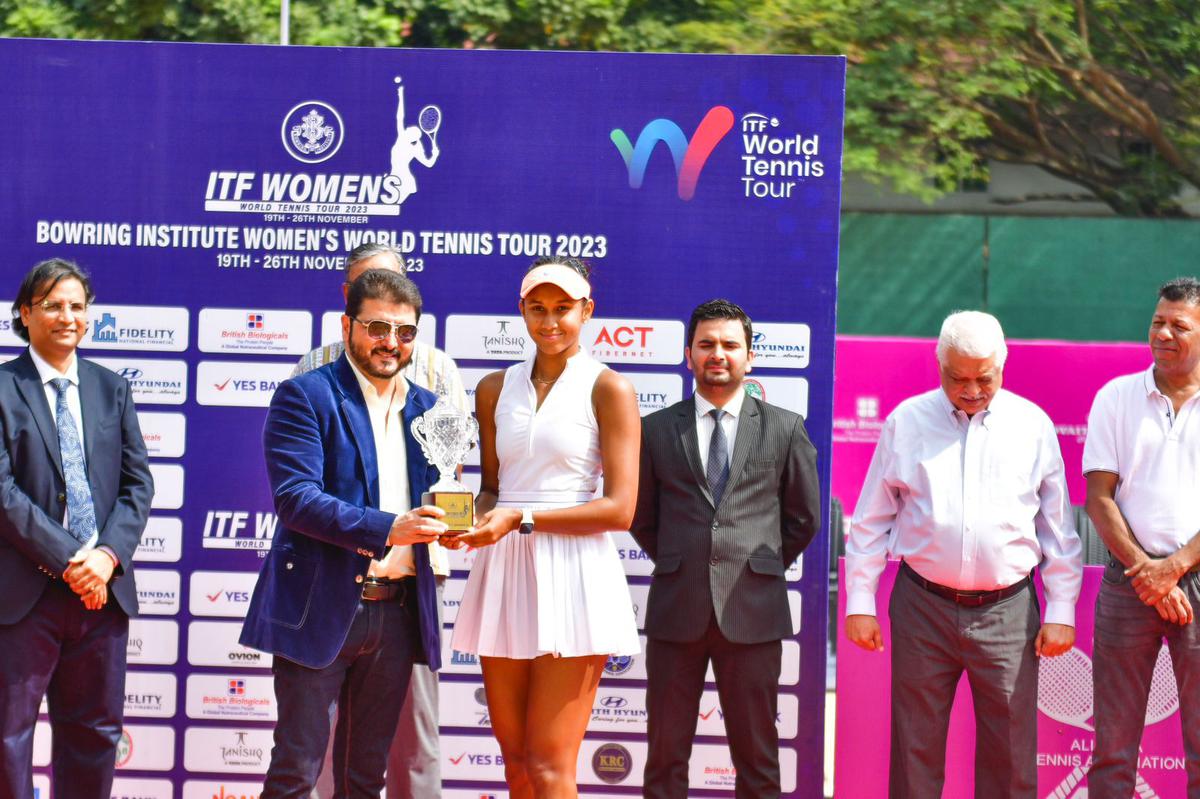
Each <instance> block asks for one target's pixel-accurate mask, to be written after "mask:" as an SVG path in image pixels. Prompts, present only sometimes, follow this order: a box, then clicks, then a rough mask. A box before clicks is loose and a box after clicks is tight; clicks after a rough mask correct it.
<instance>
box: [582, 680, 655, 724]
mask: <svg viewBox="0 0 1200 799" xmlns="http://www.w3.org/2000/svg"><path fill="white" fill-rule="evenodd" d="M588 729H589V730H595V731H597V732H635V733H638V734H641V735H644V734H645V733H646V691H645V689H642V688H610V687H608V686H604V687H602V688H600V690H598V691H597V692H596V701H595V704H594V705H593V706H592V720H591V722H590V723H589V724H588Z"/></svg>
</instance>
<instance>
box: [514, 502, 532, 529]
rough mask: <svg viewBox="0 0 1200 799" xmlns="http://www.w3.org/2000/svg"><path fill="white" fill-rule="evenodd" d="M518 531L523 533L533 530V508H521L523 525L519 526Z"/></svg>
mask: <svg viewBox="0 0 1200 799" xmlns="http://www.w3.org/2000/svg"><path fill="white" fill-rule="evenodd" d="M517 532H518V533H520V534H521V535H529V534H530V533H532V532H533V508H522V509H521V526H520V527H518V528H517Z"/></svg>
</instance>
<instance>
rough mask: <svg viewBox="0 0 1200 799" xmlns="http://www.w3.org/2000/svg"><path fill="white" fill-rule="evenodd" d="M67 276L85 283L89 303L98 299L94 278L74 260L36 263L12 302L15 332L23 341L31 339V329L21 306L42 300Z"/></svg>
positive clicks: (64, 259)
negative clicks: (24, 319) (26, 327)
mask: <svg viewBox="0 0 1200 799" xmlns="http://www.w3.org/2000/svg"><path fill="white" fill-rule="evenodd" d="M66 278H75V279H76V280H78V281H79V282H80V283H81V284H82V285H83V296H84V299H85V301H86V302H87V304H88V305H91V304H92V302H93V301H94V300H95V299H96V294H95V292H93V291H92V279H91V278H90V277H88V274H87V272H85V271H83V270H82V269H81V268H80V267H79V265H78V264H77V263H75V262H74V261H68V260H67V259H66V258H48V259H46V260H45V261H42V262H41V263H38V264H35V265H34V267H33V269H30V270H29V271H28V272H27V273H26V274H25V279H24V280H22V281H21V288H19V289H17V298H16V299H15V300H13V304H12V326H13V332H15V333H16V334H17V335H18V336H20V337H21V340H22V341H29V331H28V330H26V329H25V323H24V322H22V321H21V308H22V307H23V306H25V305H28V306H31V307H32V306H33V305H34V304H35V303H39V302H41V301H42V299H43V298H44V297H45V296H46V295H47V294H49V293H50V292H51V291H53V290H54V287H55V286H57V285H58V284H59V281H61V280H64V279H66Z"/></svg>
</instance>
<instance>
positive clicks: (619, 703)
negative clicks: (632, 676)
mask: <svg viewBox="0 0 1200 799" xmlns="http://www.w3.org/2000/svg"><path fill="white" fill-rule="evenodd" d="M600 704H602V705H604V706H605V707H625V706H626V705H628V704H629V702H628V701H627V700H625V699H622V698H621V697H619V696H606V697H604V698H603V699H601V700H600Z"/></svg>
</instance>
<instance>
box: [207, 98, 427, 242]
mask: <svg viewBox="0 0 1200 799" xmlns="http://www.w3.org/2000/svg"><path fill="white" fill-rule="evenodd" d="M393 88H394V90H395V95H394V99H392V100H390V101H389V100H387V99H385V98H386V92H385V91H384V90H383V89H382V87H380V89H379V92H378V96H379V100H378V101H377V105H376V109H377V111H376V112H375V113H371V114H367V115H364V116H363V117H360V118H359V119H358V120H354V119H349V120H347V119H345V118H343V117H342V115H341V113H340V112H339V111H338V110H337V108H336V107H335V106H334V105H333V104H331V103H328V102H325V101H323V100H304V101H302V102H300V103H297V104H295V105H294V106H292V108H291V109H289V110H288V111H286V112H284V113H283V114H282V119H281V126H280V137H281V141H282V146H283V149H284V151H285V152H286V153H287V154H288V155H289V156H291V158H293V159H295V160H296V161H298V162H300V163H301V164H305V165H310V166H315V165H316V164H320V163H325V162H329V163H333V160H332V159H334V157H335V156H336V154H337V153H338V151H339V150H340V149H341V146H342V143H343V142H344V141H345V139H346V137H347V136H349V135H351V134H352V133H353V132H354V127H355V122H357V123H358V125H359V128H358V130H360V131H367V132H368V133H370V132H375V131H380V130H385V129H391V130H395V131H397V135H396V138H395V140H394V142H393V143H392V145H391V150H390V164H389V168H388V171H387V172H386V173H374V174H364V173H360V172H317V173H310V172H307V171H297V172H290V171H288V172H261V173H260V172H247V171H244V170H241V169H215V170H213V171H211V172H209V174H208V181H207V185H206V187H205V190H204V210H206V211H223V212H232V213H242V214H265V215H266V217H265V218H266V220H267V221H291V222H326V223H328V222H365V221H366V220H367V218H368V217H371V216H398V215H399V214H400V206H401V205H402V204H403V203H404V202H405V200H407V199H408V198H409V197H410V196H412V195H413V194H415V193H416V192H417V180H416V177H415V176H414V174H413V173H414V167H415V166H418V165H419V166H420V167H422V168H423V169H432V168H433V167H434V165H435V164H436V163H437V161H438V157H439V156H440V155H441V151H440V149H439V148H438V143H437V135H438V131H439V130H440V129H441V126H442V110H441V108H439V107H438V106H436V105H431V104H426V105H424V106H422V107H421V108H420V110H419V111H417V113H416V114H415V119H413V118H410V117H409V116H408V114H409V113H410V111H409V108H408V105H407V98H406V96H405V95H406V86H405V84H404V81H403V79H402V78H401V77H399V76H397V77H396V78H395V79H394V86H393ZM418 96H419V95H418ZM393 104H394V105H393ZM393 108H394V112H393V111H392V109H393ZM414 122H415V124H413V123H414ZM414 162H415V164H414Z"/></svg>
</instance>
